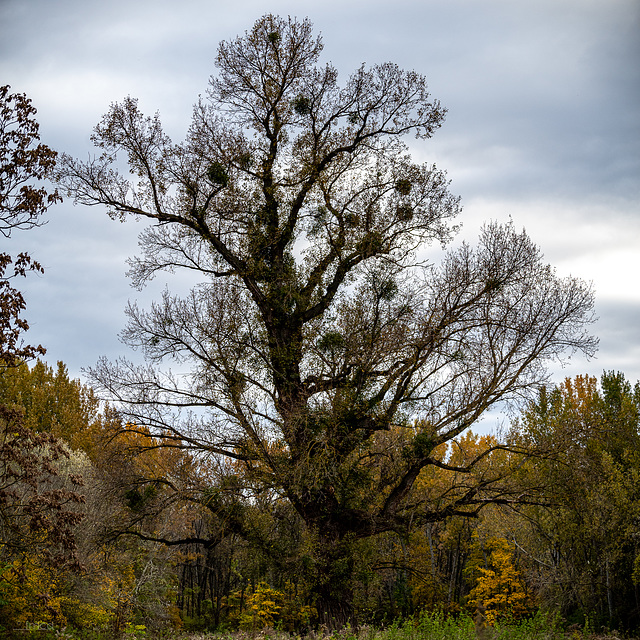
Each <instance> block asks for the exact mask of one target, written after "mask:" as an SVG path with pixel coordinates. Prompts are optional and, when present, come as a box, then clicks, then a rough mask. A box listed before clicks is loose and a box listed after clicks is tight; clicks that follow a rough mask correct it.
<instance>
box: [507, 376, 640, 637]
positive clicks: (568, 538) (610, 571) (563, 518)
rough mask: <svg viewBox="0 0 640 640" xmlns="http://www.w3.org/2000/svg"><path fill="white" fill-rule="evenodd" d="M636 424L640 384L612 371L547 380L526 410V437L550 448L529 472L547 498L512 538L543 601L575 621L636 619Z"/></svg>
mask: <svg viewBox="0 0 640 640" xmlns="http://www.w3.org/2000/svg"><path fill="white" fill-rule="evenodd" d="M639 427H640V384H638V383H636V384H635V386H633V387H632V386H631V384H630V383H629V382H628V381H627V380H625V377H624V375H622V374H621V373H613V372H608V373H604V374H603V375H602V378H601V380H600V384H599V385H598V381H597V380H596V378H593V377H590V376H577V377H576V378H575V379H573V380H571V379H567V380H565V381H564V382H563V383H562V384H561V385H558V386H557V387H554V388H551V389H546V388H543V390H542V391H541V392H540V395H539V397H538V399H537V400H536V401H535V402H531V403H530V405H529V407H528V408H527V410H526V411H525V412H524V413H523V416H522V422H521V425H520V426H519V431H520V432H521V437H524V438H527V439H528V441H529V443H535V446H536V447H537V448H538V449H540V450H543V449H544V450H546V451H548V455H547V456H546V458H541V459H539V460H535V461H534V460H532V461H531V462H530V464H527V465H526V466H525V467H523V470H522V471H523V474H524V475H525V476H526V479H525V482H531V481H533V482H538V483H539V484H541V485H544V486H545V487H546V490H545V491H546V495H547V501H548V506H546V507H541V506H538V507H528V508H527V509H526V510H525V512H524V513H525V515H526V516H527V518H528V522H529V524H530V525H531V527H530V528H528V527H526V526H525V525H524V524H523V525H522V526H521V527H520V528H519V531H518V532H517V533H516V534H515V535H514V537H515V538H516V539H517V541H518V544H519V545H520V546H521V548H524V549H526V550H527V551H528V554H529V557H530V558H532V559H535V563H534V564H533V568H534V571H533V573H532V575H533V578H534V579H533V580H532V582H533V584H534V585H535V588H536V589H537V591H538V596H539V600H540V602H541V603H542V605H543V606H545V607H547V608H550V609H555V610H556V611H559V612H561V613H562V615H563V616H565V617H566V618H568V619H570V620H573V621H577V622H582V621H583V620H584V619H585V618H586V617H588V618H589V619H590V620H591V621H592V622H594V623H595V624H599V625H606V626H608V627H609V628H612V627H616V628H623V629H627V630H631V629H635V628H637V626H638V621H639V620H640V605H639V601H638V587H637V585H638V584H639V583H640V579H639V578H640V570H639V569H638V567H640V551H639V547H638V517H639V515H640V500H638V495H639V490H640V454H639V451H640V428H639Z"/></svg>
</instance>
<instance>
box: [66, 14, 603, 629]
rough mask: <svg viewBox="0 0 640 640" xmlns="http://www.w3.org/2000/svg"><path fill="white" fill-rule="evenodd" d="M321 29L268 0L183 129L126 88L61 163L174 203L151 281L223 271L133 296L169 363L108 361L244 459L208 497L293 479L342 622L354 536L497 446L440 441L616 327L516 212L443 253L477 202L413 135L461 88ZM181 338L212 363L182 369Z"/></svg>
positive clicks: (438, 119) (156, 413) (156, 246)
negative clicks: (425, 481) (466, 448)
mask: <svg viewBox="0 0 640 640" xmlns="http://www.w3.org/2000/svg"><path fill="white" fill-rule="evenodd" d="M321 50H322V43H321V40H320V37H316V36H314V35H313V32H312V25H311V23H310V22H309V21H308V20H302V21H297V20H293V19H289V20H286V19H281V18H279V17H275V16H272V15H267V16H264V17H263V18H261V19H260V20H258V21H257V22H256V24H255V26H254V27H253V28H252V29H251V30H250V31H249V32H247V33H246V34H245V35H244V36H242V37H239V38H237V39H234V40H230V41H228V42H222V43H221V44H220V46H219V49H218V56H217V59H216V65H217V67H218V75H217V76H215V77H213V78H212V79H211V82H210V85H209V91H208V95H207V98H206V99H203V100H201V101H200V102H198V104H197V105H196V106H195V109H194V113H193V120H192V124H191V127H190V129H189V133H188V135H187V138H186V140H185V141H184V142H183V143H180V144H174V143H173V142H171V141H170V140H169V138H168V137H167V135H166V134H165V133H164V132H163V130H162V127H161V123H160V118H159V116H158V115H155V116H151V117H145V116H144V115H143V114H142V113H141V111H140V109H139V108H138V104H137V101H136V100H135V99H133V98H127V99H125V100H124V101H123V102H121V103H115V104H113V105H112V106H111V108H110V109H109V111H108V112H107V114H106V115H105V116H104V117H103V119H102V120H101V122H100V123H99V124H98V125H97V126H96V128H95V131H94V134H93V141H94V143H95V144H96V145H97V147H98V148H99V149H100V150H101V155H100V156H99V157H97V158H95V159H94V160H91V161H89V162H80V161H76V160H74V159H72V158H69V157H65V158H64V161H63V163H62V168H61V170H60V173H59V178H60V181H61V183H62V184H63V185H64V186H65V187H66V188H67V190H68V191H69V193H70V195H72V196H73V197H74V198H75V199H76V201H77V202H79V203H81V204H85V205H100V206H103V207H106V208H107V210H108V212H109V213H110V215H111V216H113V217H114V218H122V219H124V218H126V217H128V216H134V217H142V218H146V219H148V220H149V221H150V222H151V223H152V225H151V226H150V227H149V228H148V229H147V231H145V232H144V233H143V235H142V237H141V246H142V251H143V253H142V255H141V256H140V257H138V258H136V259H134V260H133V261H132V263H131V275H132V278H133V282H134V284H135V285H137V286H142V285H144V284H145V283H146V282H147V281H148V280H149V279H151V278H153V277H154V276H155V275H156V274H157V273H158V272H159V271H162V270H169V271H172V270H174V269H186V270H189V271H192V272H195V273H196V274H197V275H198V276H199V277H201V278H202V282H201V284H199V285H198V286H196V287H195V289H194V290H193V291H192V292H191V293H190V294H189V295H187V296H186V297H182V298H181V297H179V296H177V295H174V294H172V293H169V292H167V293H165V295H164V296H163V298H162V300H161V301H160V302H158V303H157V304H154V305H153V306H152V307H151V309H150V310H149V311H143V310H140V309H139V308H138V307H137V306H136V305H131V306H130V307H129V309H128V316H129V325H128V328H127V329H126V330H125V332H124V339H125V341H126V342H127V343H129V344H130V345H132V346H133V347H136V348H140V349H142V351H143V352H144V353H145V355H146V357H147V358H148V360H149V366H146V367H137V366H134V365H133V364H130V363H128V362H126V361H124V360H121V361H118V362H115V363H107V362H105V361H101V362H100V363H99V364H98V365H97V367H96V368H95V369H94V370H93V377H94V380H95V384H96V385H98V386H99V387H100V388H101V389H102V390H103V391H104V392H105V393H106V394H107V395H108V396H109V397H110V398H111V399H112V400H115V401H117V402H120V403H122V407H123V411H125V412H126V413H128V414H129V417H130V423H129V424H130V427H129V428H130V429H134V430H135V429H136V428H140V429H142V428H145V429H150V430H151V432H153V433H154V434H157V436H158V437H159V438H161V440H162V443H163V445H164V446H167V447H171V446H179V447H186V448H189V449H192V450H193V451H194V452H197V454H198V455H200V456H207V455H209V456H220V457H222V458H227V459H233V460H237V461H239V463H240V464H241V465H243V467H244V469H245V473H244V474H242V476H237V477H236V479H235V481H234V482H233V483H226V484H225V483H221V485H220V487H219V488H218V490H217V491H216V492H214V493H213V494H212V493H211V491H209V492H203V493H202V498H201V499H202V501H203V503H205V504H207V506H208V507H209V508H210V509H211V510H218V511H224V510H226V513H227V515H226V517H227V518H228V519H233V518H235V523H236V526H237V528H238V530H239V531H241V530H242V528H243V525H244V522H243V517H242V513H243V512H242V509H241V508H236V507H234V508H233V509H231V507H230V504H231V503H235V504H238V503H239V502H241V501H242V500H243V499H246V497H247V496H249V495H251V494H256V493H263V492H271V495H272V496H273V500H274V501H277V500H286V501H288V502H289V503H290V504H291V505H292V506H293V507H294V509H295V510H296V512H297V514H298V516H299V518H300V519H301V520H302V521H303V522H304V523H305V526H306V527H307V531H308V532H309V533H310V535H313V536H314V539H315V545H316V546H315V548H316V557H315V563H316V564H315V576H316V585H315V592H316V597H317V606H318V611H319V614H320V618H321V620H322V621H324V622H326V623H328V624H341V623H343V622H345V621H346V620H347V619H348V617H349V616H350V612H351V610H350V600H351V592H350V587H349V572H350V567H351V565H352V561H351V560H350V557H349V548H350V541H352V540H353V539H357V538H362V537H367V536H373V535H376V534H379V533H381V532H385V531H389V530H403V529H405V528H406V526H407V523H408V521H409V519H410V518H411V517H413V513H414V510H413V509H412V508H411V506H412V505H413V488H414V485H415V482H416V479H417V478H418V477H419V476H420V474H421V472H422V471H423V470H424V469H426V468H428V467H429V466H430V465H439V466H440V467H441V468H443V469H447V470H449V471H450V472H451V473H454V474H458V476H457V477H465V478H467V477H469V472H470V471H471V470H472V469H473V468H474V467H475V466H476V465H477V464H478V463H479V462H480V460H481V459H482V458H479V459H478V458H475V459H469V460H465V461H464V462H462V463H460V464H451V465H448V464H447V463H446V462H444V461H442V460H440V459H438V457H437V456H435V457H434V455H433V452H434V451H435V450H436V449H437V447H439V446H440V445H442V444H443V443H445V442H448V441H450V440H451V439H453V438H454V437H456V436H458V435H459V434H461V433H462V432H463V431H464V430H465V429H467V428H468V427H469V426H470V425H472V424H474V422H475V421H477V420H478V419H479V418H480V417H481V416H482V415H483V414H484V413H485V411H486V410H487V409H489V408H490V407H492V406H494V405H495V404H496V403H498V402H500V401H501V400H505V399H507V398H514V397H517V396H520V395H521V394H525V393H526V392H527V390H528V389H530V388H531V387H532V386H533V385H536V384H539V383H540V381H541V380H543V379H544V377H545V366H544V365H545V363H546V362H547V361H549V360H551V359H554V358H558V357H560V356H561V355H562V354H563V353H565V352H566V351H567V350H569V351H573V350H581V351H584V352H586V353H587V354H590V353H592V352H593V350H594V348H595V341H594V340H593V339H592V338H590V337H589V336H588V335H587V333H586V332H585V327H586V325H587V324H588V323H589V321H590V320H591V312H592V305H593V300H592V293H591V291H590V288H589V287H588V286H587V285H585V284H584V283H582V282H580V281H579V280H577V279H574V278H559V277H557V276H556V275H555V274H554V272H553V270H552V269H551V268H550V267H549V266H547V265H546V264H545V263H544V261H543V260H542V257H541V255H540V253H539V251H538V249H537V248H536V247H535V245H534V244H533V243H532V242H531V241H530V240H529V238H528V237H527V236H526V235H525V234H524V233H518V232H516V230H515V229H514V228H513V227H512V226H510V225H507V226H505V227H502V226H499V225H495V224H490V225H488V226H487V227H486V228H485V230H484V231H483V233H482V237H481V239H480V243H479V246H478V247H477V248H471V247H470V246H467V245H463V246H462V247H461V248H460V249H458V250H456V251H452V252H450V253H448V254H447V255H446V257H445V258H444V260H443V262H442V265H441V266H439V267H434V266H432V265H430V264H428V263H426V262H425V260H424V256H423V255H422V254H420V253H419V251H420V250H422V249H423V248H424V247H425V246H426V245H428V244H429V243H431V242H434V241H435V242H438V243H446V242H448V241H449V239H450V238H451V236H452V234H453V233H454V231H455V226H454V219H455V217H456V216H457V214H458V213H459V209H460V207H459V201H458V198H457V197H455V196H453V195H451V193H450V192H449V189H448V182H447V179H446V176H445V174H444V172H443V171H441V170H440V169H438V168H437V167H436V166H435V165H428V164H419V163H416V162H414V161H413V160H412V159H411V156H410V154H409V149H408V146H407V144H406V142H405V138H406V137H407V136H409V135H413V136H415V137H416V138H417V139H418V140H426V139H428V138H430V137H431V136H432V135H433V133H434V132H435V131H436V130H437V129H438V128H439V127H440V125H441V124H442V122H443V120H444V115H445V110H444V109H443V108H442V107H441V105H440V104H439V103H438V102H437V101H436V100H433V99H432V98H431V97H430V95H429V93H428V91H427V83H426V80H425V78H424V77H423V76H422V75H420V74H418V73H416V72H413V71H403V70H401V69H399V68H398V67H397V66H396V65H394V64H390V63H386V64H381V65H375V66H373V67H371V68H367V67H365V66H362V67H360V68H359V69H358V70H357V71H356V72H355V73H354V74H352V75H351V77H350V78H348V80H347V81H346V83H345V84H344V85H342V86H340V85H339V84H338V73H337V71H336V69H335V68H334V67H333V66H332V65H331V64H326V65H324V66H321V65H319V64H318V59H319V56H320V53H321ZM119 154H124V156H125V157H126V158H127V160H128V163H129V169H130V175H129V176H127V175H124V174H122V173H119V172H118V170H117V169H116V165H115V164H114V163H115V161H116V158H117V157H118V155H119ZM171 360H173V361H175V362H178V363H180V368H181V371H183V372H184V371H185V370H187V369H188V370H189V371H190V373H188V374H186V375H184V374H182V373H181V374H180V375H174V374H171V373H170V372H167V371H164V372H163V371H162V369H161V368H160V366H159V365H161V363H163V362H168V361H171ZM415 417H420V418H422V422H421V423H420V424H421V427H420V428H419V429H415V428H414V420H413V419H414V418H415ZM133 425H137V427H136V426H133ZM392 428H395V429H400V430H404V436H403V438H402V446H403V454H402V456H401V458H400V459H398V460H397V464H394V465H389V467H388V473H387V472H385V473H384V474H380V473H379V469H380V463H381V461H382V460H383V459H384V457H385V456H386V455H387V441H388V433H389V431H390V430H391V429H392ZM497 446H503V444H500V445H497ZM212 495H213V496H215V499H213V498H212ZM451 495H452V497H451V500H449V501H443V502H441V503H439V504H437V505H435V504H434V505H431V507H430V508H425V509H424V510H423V511H422V514H421V517H422V518H423V519H424V520H425V521H429V520H431V521H436V520H439V519H441V518H444V517H446V516H448V515H452V514H457V513H461V514H473V513H476V512H477V511H478V510H479V509H480V508H481V507H482V505H484V504H486V503H488V502H491V501H492V500H498V499H504V500H508V499H512V498H513V497H507V496H502V497H499V496H497V495H494V494H492V493H491V491H490V484H488V483H486V482H482V481H480V482H479V483H478V484H475V485H474V484H470V485H469V486H467V487H466V488H465V490H464V491H461V492H456V493H452V494H451Z"/></svg>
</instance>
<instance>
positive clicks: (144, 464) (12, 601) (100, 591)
mask: <svg viewBox="0 0 640 640" xmlns="http://www.w3.org/2000/svg"><path fill="white" fill-rule="evenodd" d="M0 394H1V397H2V399H3V402H4V403H5V406H8V407H11V408H12V409H13V410H15V411H17V412H19V413H20V414H21V415H22V416H23V420H24V422H23V424H24V428H25V429H28V430H30V432H31V433H33V434H38V435H42V434H46V435H47V437H48V438H49V437H51V438H52V439H53V440H54V441H55V442H56V443H57V446H58V447H59V448H60V450H61V452H62V453H61V455H59V456H58V457H57V458H56V459H55V460H54V461H51V457H52V450H51V448H50V445H46V446H39V447H37V448H34V449H33V452H32V453H33V454H34V456H35V457H37V458H38V459H39V460H41V461H42V463H43V465H42V466H43V468H36V467H33V466H28V465H27V464H26V463H23V462H22V461H21V460H18V461H16V458H15V457H11V456H10V455H9V454H10V452H9V450H8V449H7V447H6V445H7V443H8V442H9V441H11V439H12V434H11V427H12V425H8V424H6V423H3V425H2V426H3V442H4V445H5V446H4V447H3V448H2V450H0V455H1V456H2V459H1V460H0V464H1V465H2V466H1V467H0V470H1V472H2V473H1V475H0V490H1V491H2V497H3V502H2V524H3V545H2V548H1V558H0V560H1V561H2V565H1V569H2V574H1V576H0V596H1V601H0V620H1V621H2V624H3V625H4V627H5V629H17V628H24V626H25V625H26V624H27V623H35V622H36V621H38V622H48V623H50V624H57V625H61V626H62V625H69V626H71V627H76V628H94V627H102V628H105V629H110V630H113V631H124V630H125V629H126V628H128V627H131V626H132V625H144V626H145V627H146V628H147V629H154V628H158V629H160V628H166V627H167V625H169V626H175V627H177V628H186V629H192V630H197V629H205V628H206V629H227V630H232V629H245V630H250V631H256V630H259V629H262V628H265V627H278V628H281V629H283V630H288V631H291V632H301V631H306V630H309V629H310V628H313V627H314V626H315V625H317V624H318V621H319V619H320V618H319V615H318V609H317V600H316V599H315V597H314V583H315V580H317V572H316V568H315V563H316V559H315V558H316V553H317V551H316V549H315V548H314V546H315V544H316V541H315V540H314V536H313V533H312V532H309V531H308V530H307V529H306V528H305V526H304V522H303V521H302V519H301V518H300V516H299V515H298V514H297V513H296V512H295V510H294V509H293V508H292V507H291V505H290V504H289V503H288V502H287V501H286V500H285V499H283V498H281V497H280V496H278V495H277V494H275V493H271V494H269V493H267V492H264V493H262V494H251V495H249V494H246V493H243V491H242V486H243V484H242V483H243V481H245V480H246V479H245V477H244V476H246V475H249V474H251V469H248V468H247V467H246V466H244V465H234V468H233V469H232V470H227V471H226V473H225V481H224V484H223V483H222V482H221V480H220V476H219V470H216V469H214V468H212V466H211V464H209V463H206V462H203V461H202V460H198V459H197V458H196V457H194V456H193V455H191V454H189V453H187V452H184V451H183V450H180V449H173V450H169V449H167V448H166V447H159V446H158V440H157V438H155V437H154V436H152V435H151V434H148V435H141V434H139V433H136V434H130V435H129V436H128V437H122V436H120V437H114V436H115V435H116V434H117V433H118V432H119V431H120V430H121V429H122V424H121V423H120V418H119V416H118V415H117V414H115V413H114V412H111V411H109V410H107V411H106V412H104V411H103V412H101V411H100V404H99V402H98V400H97V399H96V397H95V395H94V393H93V392H92V390H91V389H89V388H88V387H86V386H84V385H82V384H81V383H79V382H78V381H77V380H71V379H69V377H68V374H67V371H66V368H65V367H64V365H62V363H59V365H58V367H57V369H53V368H50V367H48V366H47V365H45V364H43V363H42V362H37V363H36V364H34V365H33V366H31V367H29V366H28V365H26V364H21V365H19V366H16V367H4V368H3V370H2V373H1V375H0ZM639 418H640V386H639V385H638V384H636V385H635V386H632V385H631V384H630V383H629V382H628V381H626V380H625V378H624V376H623V375H622V374H620V373H615V374H614V373H606V374H604V375H603V376H602V378H601V380H600V381H599V382H598V381H597V380H596V379H595V378H592V377H589V376H577V377H576V378H575V379H567V380H565V381H564V382H563V383H562V384H560V385H558V386H555V387H543V388H542V389H541V391H540V393H539V395H538V397H537V398H536V399H535V400H533V401H531V402H530V403H529V404H528V405H527V407H526V409H525V410H524V411H523V412H522V413H521V415H520V416H519V418H518V419H517V420H516V421H514V423H513V425H512V426H511V429H510V431H509V434H508V439H510V440H513V441H514V442H517V443H518V444H519V446H523V447H524V446H526V447H535V448H536V450H537V451H538V452H539V455H537V456H523V455H522V454H513V453H512V452H510V451H505V450H496V449H495V446H496V442H498V439H497V437H496V436H494V435H477V434H474V433H473V432H471V431H468V432H466V433H465V434H464V435H463V436H461V437H459V438H457V439H456V440H455V441H453V442H452V443H450V444H449V445H443V446H441V448H440V450H439V451H438V453H437V455H438V457H439V458H440V459H442V460H446V461H447V464H448V465H449V466H454V465H462V464H463V463H464V462H465V460H469V459H472V458H476V457H478V456H481V455H483V454H485V453H486V452H490V453H489V454H487V455H486V456H485V457H484V458H483V462H482V464H481V465H479V466H478V467H477V469H476V470H475V472H474V473H475V474H476V476H477V477H476V478H475V479H471V480H468V481H467V482H468V483H469V484H472V483H474V482H477V481H478V480H480V479H481V478H483V477H486V476H487V474H490V475H491V477H494V476H495V474H497V473H503V474H504V475H505V477H506V478H508V479H507V480H506V483H507V484H508V485H509V486H510V488H511V491H512V492H514V493H515V492H517V491H519V492H521V493H527V494H529V495H530V494H531V490H532V488H534V487H535V490H536V492H537V496H538V497H537V499H536V501H535V502H533V501H530V502H529V503H528V504H520V505H517V506H514V505H511V504H510V505H501V504H493V505H490V506H487V508H486V509H483V510H482V511H481V512H480V513H479V514H478V515H477V516H476V517H465V516H462V515H452V516H449V517H447V518H444V519H441V520H439V521H435V522H428V523H425V522H424V521H421V520H420V518H416V522H415V523H414V524H412V525H411V526H410V527H409V528H408V529H407V530H406V531H405V532H402V533H397V532H385V533H383V534H380V535H378V536H370V537H366V538H360V539H358V538H357V537H355V536H353V538H352V539H351V540H349V542H348V544H349V545H350V547H349V550H350V554H349V563H348V565H347V564H345V566H344V567H343V571H344V572H345V575H344V576H341V580H344V581H346V582H348V584H349V587H350V589H351V592H352V594H353V600H352V606H353V612H354V613H353V620H355V621H357V622H358V623H360V624H363V623H369V624H379V625H384V624H388V623H390V622H392V621H393V620H396V619H399V618H408V617H410V616H412V615H415V614H418V613H420V612H423V611H437V612H445V613H447V614H451V615H454V616H455V615H458V614H459V613H463V612H466V613H469V614H471V615H475V614H476V613H477V611H478V610H479V609H480V610H481V611H482V613H483V615H484V617H485V618H486V620H487V623H488V624H494V623H496V622H498V621H505V620H519V619H524V618H527V617H529V616H531V615H533V614H534V613H535V612H536V611H540V610H541V611H544V612H547V613H550V614H553V615H559V616H561V617H562V619H563V620H564V621H565V622H566V624H567V625H570V624H580V625H584V624H585V622H586V621H587V620H588V621H589V623H590V624H591V625H592V627H608V628H618V629H625V630H631V629H634V628H637V625H638V611H639V609H638V582H639V581H640V571H639V569H638V567H639V566H640V565H639V562H640V561H639V560H638V558H639V557H640V555H639V553H638V536H637V519H638V509H639V508H640V502H639V500H638V488H639V482H640V459H639V454H638V451H640V446H639V445H640V442H639V435H638V426H639ZM13 438H14V440H19V438H18V434H17V433H16V434H13ZM133 452H135V455H132V454H133ZM542 452H544V455H543V454H542ZM27 453H28V452H27V451H26V450H25V449H23V454H27ZM45 462H46V465H45ZM21 464H22V465H23V466H22V467H21V468H22V470H23V473H22V475H20V476H18V474H17V473H16V470H17V469H18V468H19V465H21ZM44 466H46V467H47V469H46V470H44ZM380 472H383V470H382V469H381V470H380ZM16 478H18V480H16ZM460 484H461V483H460V480H459V479H457V478H454V477H452V476H451V474H450V472H449V471H447V470H445V469H442V468H440V467H437V466H435V465H434V466H433V467H432V468H431V469H430V472H429V473H428V474H423V475H422V476H421V477H420V479H419V482H418V485H419V486H418V487H417V495H418V496H419V497H420V498H421V500H422V501H423V502H424V503H425V504H426V505H428V504H430V503H431V502H432V501H433V500H438V499H441V498H440V496H442V495H445V494H446V493H447V492H456V491H458V490H460ZM177 485H181V486H182V487H190V488H191V491H194V492H195V488H196V487H198V489H197V491H198V493H200V492H201V493H203V494H205V495H207V496H208V500H209V502H207V501H204V500H202V499H200V498H199V499H197V500H193V499H189V495H188V494H186V493H185V494H183V495H182V498H181V499H180V500H177V499H175V490H176V486H177ZM359 490H360V491H365V490H366V486H365V485H363V486H361V487H359ZM56 492H57V493H58V494H59V495H65V496H68V497H70V496H72V495H74V494H75V495H76V496H78V498H77V499H75V500H69V501H68V502H66V503H65V504H64V505H61V504H60V503H50V502H48V501H47V499H46V498H47V496H48V495H50V494H52V493H56ZM229 492H236V494H237V495H236V496H235V498H234V500H233V504H231V500H230V499H229V498H228V494H229ZM9 494H11V497H10V498H8V497H7V496H8V495H9ZM38 497H41V498H43V500H42V501H41V503H40V511H39V515H40V518H41V519H40V520H39V522H38V524H37V526H35V527H34V526H33V522H32V521H31V518H32V516H31V512H29V510H28V506H29V504H30V501H32V500H33V498H38ZM221 500H227V502H228V503H229V504H228V512H227V516H226V518H222V517H221V516H220V508H219V505H218V504H217V503H218V501H221ZM210 503H214V506H213V507H212V506H209V505H210ZM65 513H66V514H69V515H73V517H72V518H70V519H68V520H66V525H65V526H66V528H67V531H66V534H65V535H64V536H61V535H60V532H59V531H58V529H59V527H60V526H61V525H60V522H59V516H60V515H61V514H65ZM238 520H242V525H243V527H242V529H243V532H249V533H248V534H247V533H242V532H240V531H239V528H238V525H237V521H238ZM45 550H46V553H45V552H44V551H45ZM61 557H66V558H68V559H69V558H71V557H72V558H73V560H74V561H73V562H69V561H67V562H61V561H60V558H61ZM339 588H342V583H339Z"/></svg>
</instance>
